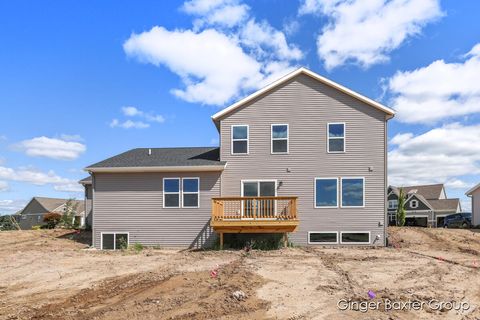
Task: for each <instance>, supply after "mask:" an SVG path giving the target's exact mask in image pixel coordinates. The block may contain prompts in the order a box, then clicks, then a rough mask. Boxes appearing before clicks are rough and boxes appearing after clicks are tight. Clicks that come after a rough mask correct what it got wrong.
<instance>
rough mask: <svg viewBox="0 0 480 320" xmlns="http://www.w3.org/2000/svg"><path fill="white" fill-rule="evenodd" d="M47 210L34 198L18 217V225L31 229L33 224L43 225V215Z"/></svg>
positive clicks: (21, 227)
mask: <svg viewBox="0 0 480 320" xmlns="http://www.w3.org/2000/svg"><path fill="white" fill-rule="evenodd" d="M46 213H48V211H47V210H45V208H44V207H43V206H42V205H41V204H40V203H39V202H38V201H37V200H36V199H32V200H31V201H30V202H29V203H28V204H27V205H26V206H25V208H24V209H23V210H22V213H21V215H20V217H18V225H19V226H20V229H22V230H30V229H32V227H33V226H38V225H43V224H45V223H44V222H43V216H44V215H45V214H46Z"/></svg>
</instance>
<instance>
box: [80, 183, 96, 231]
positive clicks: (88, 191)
mask: <svg viewBox="0 0 480 320" xmlns="http://www.w3.org/2000/svg"><path fill="white" fill-rule="evenodd" d="M78 183H80V184H81V185H83V187H84V190H85V195H84V204H83V206H84V208H85V227H86V228H91V227H92V218H93V216H92V205H93V204H92V201H93V198H92V177H90V176H88V177H86V178H84V179H82V180H80V181H79V182H78Z"/></svg>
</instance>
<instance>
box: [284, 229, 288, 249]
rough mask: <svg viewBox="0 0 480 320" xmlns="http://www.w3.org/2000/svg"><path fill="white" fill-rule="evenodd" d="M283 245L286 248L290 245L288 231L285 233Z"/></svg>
mask: <svg viewBox="0 0 480 320" xmlns="http://www.w3.org/2000/svg"><path fill="white" fill-rule="evenodd" d="M283 247H284V248H287V247H288V235H287V233H286V232H285V233H284V234H283Z"/></svg>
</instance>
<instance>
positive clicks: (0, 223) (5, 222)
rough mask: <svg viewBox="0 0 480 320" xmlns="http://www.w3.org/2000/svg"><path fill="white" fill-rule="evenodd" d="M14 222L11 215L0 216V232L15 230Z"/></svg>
mask: <svg viewBox="0 0 480 320" xmlns="http://www.w3.org/2000/svg"><path fill="white" fill-rule="evenodd" d="M16 224H17V223H16V220H15V217H14V216H11V215H4V216H1V215H0V231H7V230H17V229H18V228H17V225H16Z"/></svg>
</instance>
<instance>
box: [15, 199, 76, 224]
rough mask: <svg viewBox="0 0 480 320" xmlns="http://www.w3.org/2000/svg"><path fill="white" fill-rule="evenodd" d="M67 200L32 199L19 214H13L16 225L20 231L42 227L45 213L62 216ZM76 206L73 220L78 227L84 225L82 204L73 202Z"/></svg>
mask: <svg viewBox="0 0 480 320" xmlns="http://www.w3.org/2000/svg"><path fill="white" fill-rule="evenodd" d="M67 201H68V199H58V198H45V197H33V198H32V199H31V200H30V201H29V202H28V203H27V205H26V206H25V208H23V209H22V210H20V211H19V212H17V213H16V214H15V216H16V219H17V221H18V224H19V226H20V228H21V229H22V230H29V229H32V227H33V226H38V225H43V224H45V223H44V222H43V217H44V215H45V214H47V213H52V212H54V213H59V214H63V213H64V209H65V205H66V203H67ZM73 202H74V205H77V212H76V214H75V220H76V222H77V223H78V225H79V226H83V225H84V223H85V210H84V202H83V201H79V200H73Z"/></svg>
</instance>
